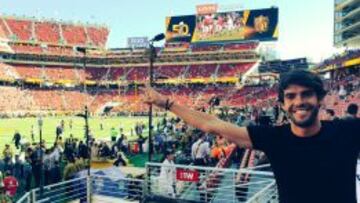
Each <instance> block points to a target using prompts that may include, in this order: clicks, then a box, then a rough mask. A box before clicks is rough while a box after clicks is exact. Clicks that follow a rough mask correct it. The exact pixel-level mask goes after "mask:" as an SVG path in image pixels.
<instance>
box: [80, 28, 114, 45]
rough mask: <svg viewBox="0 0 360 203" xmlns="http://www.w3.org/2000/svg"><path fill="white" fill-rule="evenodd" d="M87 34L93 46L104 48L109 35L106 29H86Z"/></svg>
mask: <svg viewBox="0 0 360 203" xmlns="http://www.w3.org/2000/svg"><path fill="white" fill-rule="evenodd" d="M86 29H87V33H88V35H89V37H90V40H91V42H92V43H93V45H96V46H100V47H104V46H105V44H106V41H107V37H108V35H109V30H108V29H106V28H96V27H87V28H86Z"/></svg>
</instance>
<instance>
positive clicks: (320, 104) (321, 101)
mask: <svg viewBox="0 0 360 203" xmlns="http://www.w3.org/2000/svg"><path fill="white" fill-rule="evenodd" d="M325 106H326V104H325V99H322V100H320V101H319V108H321V107H325Z"/></svg>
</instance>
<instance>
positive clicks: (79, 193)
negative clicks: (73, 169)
mask: <svg viewBox="0 0 360 203" xmlns="http://www.w3.org/2000/svg"><path fill="white" fill-rule="evenodd" d="M88 181H89V178H87V177H81V178H74V179H71V180H67V181H62V182H60V183H56V184H52V185H48V186H45V187H44V188H43V191H41V190H40V188H37V189H34V190H32V202H39V203H60V202H61V203H62V202H70V201H74V200H87V199H88Z"/></svg>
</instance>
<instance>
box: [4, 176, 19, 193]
mask: <svg viewBox="0 0 360 203" xmlns="http://www.w3.org/2000/svg"><path fill="white" fill-rule="evenodd" d="M3 182H4V187H5V191H6V194H7V195H9V197H10V198H13V197H14V196H15V194H16V191H17V188H18V187H19V182H18V180H17V179H16V178H15V177H14V176H12V175H11V171H6V177H5V178H4V180H3Z"/></svg>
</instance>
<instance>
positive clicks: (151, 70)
mask: <svg viewBox="0 0 360 203" xmlns="http://www.w3.org/2000/svg"><path fill="white" fill-rule="evenodd" d="M164 38H165V35H164V33H160V34H158V35H156V36H155V37H154V38H152V39H151V40H150V43H149V61H150V68H149V76H150V86H151V87H152V86H153V85H154V62H155V59H156V49H155V47H154V42H158V41H161V40H163V39H164ZM152 112H153V108H152V104H150V106H149V136H148V138H149V145H148V148H149V149H148V150H149V157H148V161H151V156H152V152H153V145H152V129H153V127H152V120H153V119H152ZM139 147H141V146H139Z"/></svg>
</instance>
